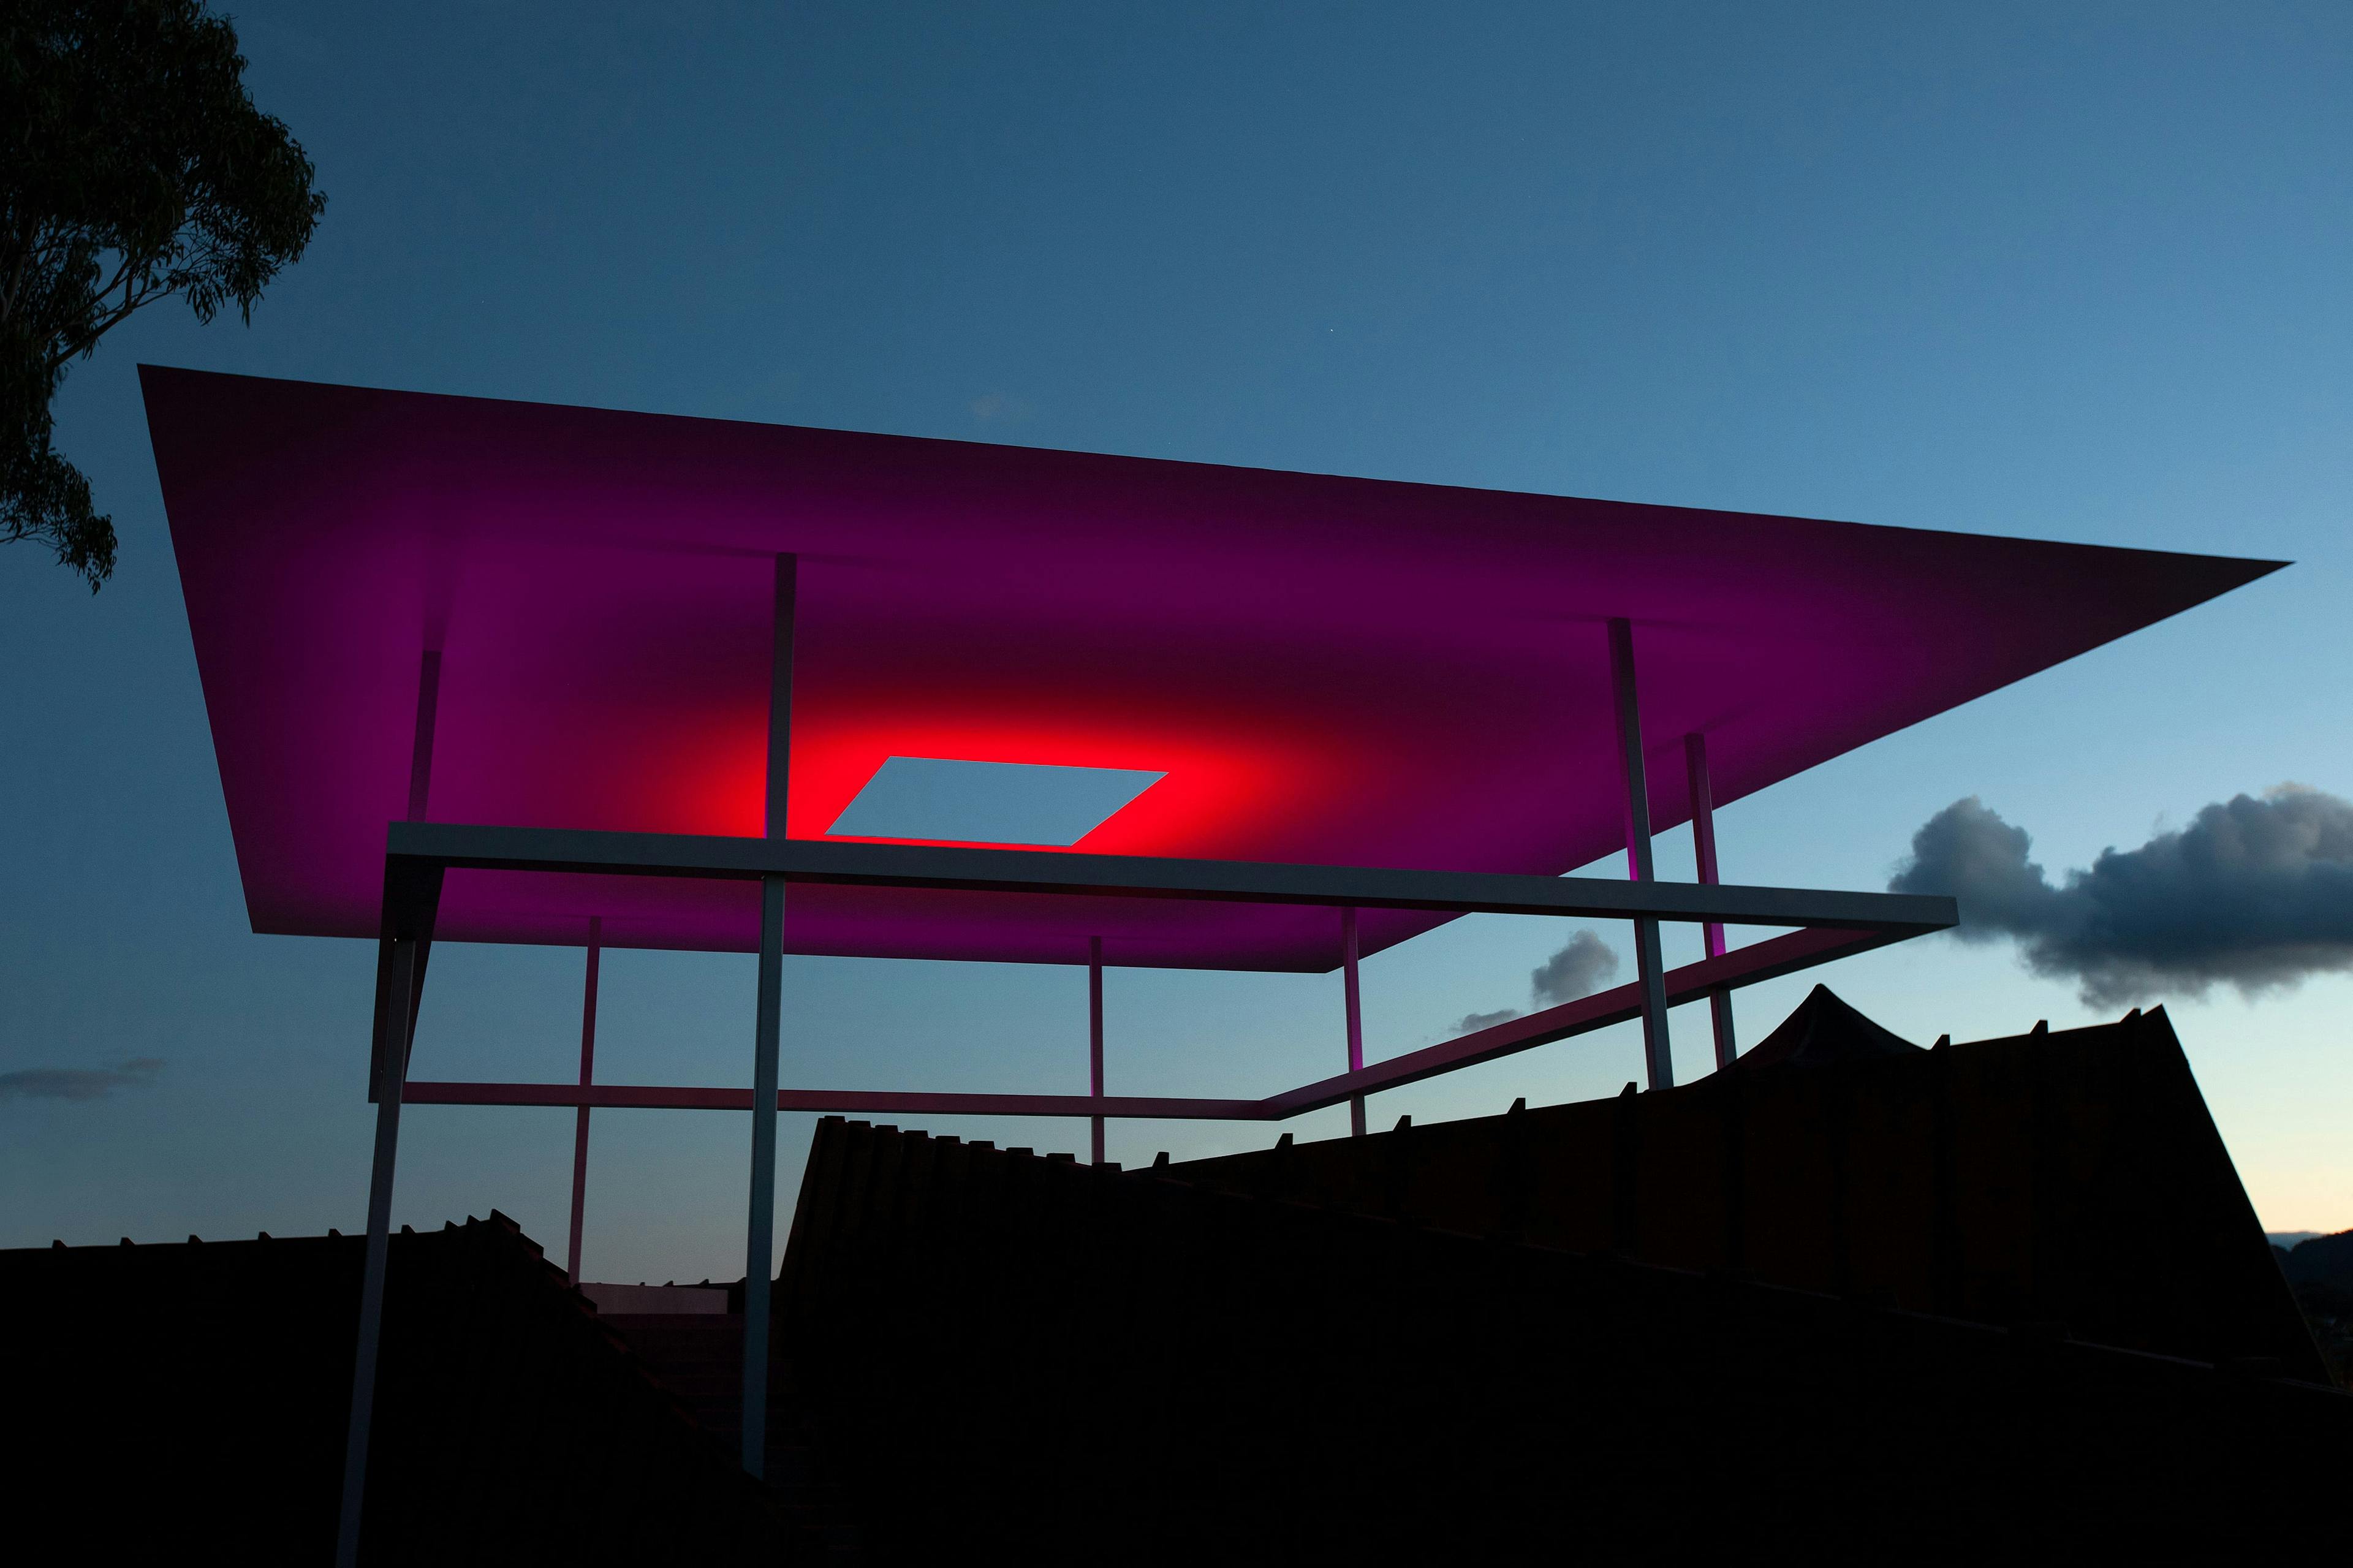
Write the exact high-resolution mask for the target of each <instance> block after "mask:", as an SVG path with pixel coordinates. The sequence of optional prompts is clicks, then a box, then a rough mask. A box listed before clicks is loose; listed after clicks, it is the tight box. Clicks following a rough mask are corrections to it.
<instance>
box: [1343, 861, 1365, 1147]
mask: <svg viewBox="0 0 2353 1568" xmlns="http://www.w3.org/2000/svg"><path fill="white" fill-rule="evenodd" d="M1356 946H1357V943H1356V906H1355V905H1353V904H1351V905H1349V906H1348V907H1346V908H1345V909H1343V910H1341V911H1340V973H1341V978H1340V988H1341V1002H1342V1005H1343V1006H1344V1007H1345V1009H1346V1011H1347V1016H1348V1070H1349V1071H1350V1072H1362V1071H1364V1070H1365V1006H1364V1000H1363V997H1362V996H1361V995H1360V994H1358V992H1357V990H1356ZM1364 1135H1365V1097H1364V1096H1363V1095H1361V1094H1356V1095H1351V1096H1349V1097H1348V1136H1349V1137H1351V1138H1362V1137H1363V1136H1364Z"/></svg>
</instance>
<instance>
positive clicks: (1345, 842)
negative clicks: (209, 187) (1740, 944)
mask: <svg viewBox="0 0 2353 1568" xmlns="http://www.w3.org/2000/svg"><path fill="white" fill-rule="evenodd" d="M141 374H142V383H143V385H144V388H145V394H146V402H147V412H148V422H149V426H150V429H151V432H152V435H153V442H154V449H155V459H156V465H157V468H158V469H159V471H160V474H161V478H162V482H163V490H164V502H165V506H166V508H167V510H168V512H169V514H170V520H171V528H172V539H173V544H174V550H175V552H176V553H177V555H178V561H179V569H180V575H181V580H182V584H183V586H184V588H185V593H186V596H187V605H188V620H189V625H190V628H191V630H192V632H193V634H194V637H195V651H196V660H197V666H198V668H199V670H200V671H201V674H202V677H203V681H204V690H205V701H206V708H207V710H208V711H209V714H210V717H211V721H212V731H213V740H214V745H215V748H216V752H217V753H218V757H219V763H220V773H221V784H222V788H223V791H224V793H225V795H226V796H227V805H228V815H229V823H230V826H231V828H232V830H233V832H234V834H235V836H236V840H237V862H238V868H239V870H240V872H241V874H242V876H243V879H244V883H245V894H246V904H247V908H248V911H249V913H250V915H251V918H252V921H253V927H254V929H255V930H256V931H268V932H286V933H299V934H312V935H324V936H351V937H374V936H375V935H376V934H377V931H378V925H379V920H380V916H381V910H382V896H383V886H384V881H383V878H384V850H385V826H386V824H387V823H389V822H391V821H393V820H395V819H397V818H400V817H402V816H406V815H407V810H408V801H409V790H410V774H411V763H412V759H413V754H414V744H415V740H416V735H417V707H418V691H419V671H420V668H421V665H422V662H423V656H424V654H425V653H426V651H427V650H428V649H438V651H439V653H440V681H439V693H438V704H437V710H436V715H435V721H434V726H433V744H432V752H431V769H430V777H429V791H428V795H427V809H426V812H425V815H426V816H427V817H428V818H430V819H432V820H436V821H444V822H464V823H482V824H497V825H501V826H534V827H574V828H603V829H621V830H635V831H648V832H664V833H699V834H722V835H739V836H757V835H759V834H761V833H762V832H763V831H765V819H764V815H763V805H762V803H763V799H764V795H765V755H766V725H767V714H768V671H769V664H770V647H771V630H770V628H771V616H772V605H773V588H774V581H775V573H774V564H773V563H774V560H775V557H776V554H777V553H778V552H794V553H796V554H797V556H798V557H799V577H798V582H799V586H798V625H797V637H796V643H795V654H796V671H797V673H796V676H795V681H794V693H793V771H792V777H791V781H790V785H791V793H790V806H789V810H788V812H787V814H786V815H787V824H788V830H789V832H790V834H791V836H792V837H809V838H815V837H824V836H825V835H826V832H827V829H828V826H830V825H831V824H832V823H833V822H834V821H835V820H836V819H837V818H838V817H839V816H840V815H841V812H842V810H843V809H844V807H845V806H846V805H848V804H849V801H850V800H851V798H852V797H854V796H855V795H857V794H858V792H859V790H860V788H861V787H862V786H863V785H864V784H866V783H867V781H868V780H869V779H870V778H871V777H872V776H873V774H874V773H875V771H876V769H877V768H879V767H880V766H881V764H882V763H883V762H885V761H886V760H887V759H889V758H890V757H892V756H907V757H924V758H941V759H951V760H960V761H977V762H1000V763H1050V764H1055V765H1059V766H1065V767H1069V766H1077V767H1103V768H1125V769H1144V770H1151V771H1155V772H1160V773H1165V774H1166V777H1165V778H1163V779H1162V780H1160V781H1159V782H1158V783H1157V784H1154V785H1153V786H1152V787H1151V788H1150V789H1148V790H1146V791H1145V793H1144V794H1143V795H1140V796H1138V797H1137V798H1136V800H1135V801H1134V803H1133V804H1131V805H1127V806H1125V807H1124V808H1123V809H1121V810H1119V811H1116V812H1114V813H1113V815H1112V816H1111V817H1110V818H1109V819H1108V820H1107V821H1105V822H1104V823H1103V826H1100V827H1098V828H1096V829H1095V830H1094V831H1093V832H1092V833H1091V834H1089V835H1087V836H1086V837H1084V838H1082V839H1081V840H1080V841H1079V843H1078V844H1077V845H1075V846H1074V847H1073V848H1074V849H1075V850H1077V851H1081V852H1102V853H1111V854H1131V855H1155V856H1178V857H1198V858H1215V859H1232V860H1261V861H1293V862H1312V863H1321V864H1331V865H1351V866H1391V867H1410V868H1441V869H1457V870H1492V871H1518V872H1534V873H1542V874H1560V873H1565V872H1567V871H1568V870H1570V869H1572V868H1576V867H1579V866H1583V865H1585V864H1587V863H1588V862H1590V861H1592V860H1595V859H1597V858H1600V857H1602V856H1604V855H1607V854H1609V853H1610V852H1611V851H1612V850H1615V849H1620V848H1622V847H1623V843H1622V829H1621V826H1620V811H1621V804H1620V784H1619V774H1618V768H1617V762H1616V753H1615V741H1614V738H1613V731H1612V718H1611V714H1612V706H1611V687H1610V679H1609V654H1608V647H1607V640H1606V629H1605V628H1606V623H1607V622H1608V621H1609V618H1611V617H1614V616H1624V617H1627V618H1629V619H1630V621H1631V622H1632V624H1633V627H1634V640H1635V652H1636V659H1637V666H1638V670H1639V675H1640V682H1641V716H1642V724H1643V731H1644V736H1645V741H1646V748H1647V752H1648V763H1649V772H1650V780H1651V811H1652V814H1653V817H1654V821H1655V822H1656V824H1657V826H1659V827H1660V828H1661V829H1662V830H1663V829H1665V828H1667V827H1670V826H1675V825H1677V824H1680V823H1682V822H1684V821H1686V820H1687V819H1688V816H1689V805H1688V801H1687V795H1686V786H1685V783H1684V768H1683V737H1684V736H1685V735H1686V734H1690V733H1698V734H1701V735H1704V737H1705V740H1706V746H1707V753H1708V757H1709V760H1710V762H1711V763H1712V766H1713V773H1714V781H1715V798H1716V801H1717V803H1718V804H1719V805H1721V804H1723V803H1725V802H1728V801H1734V800H1737V799H1739V798H1740V797H1741V796H1743V795H1747V794H1749V793H1751V792H1752V791H1755V790H1758V789H1762V788H1763V787H1765V786H1766V785H1767V784H1773V783H1775V782H1777V781H1778V780H1781V779H1785V778H1788V777H1789V776H1790V775H1792V774H1794V773H1800V772H1802V771H1804V770H1805V769H1807V768H1810V767H1812V766H1814V765H1815V764H1817V763H1821V762H1824V761H1826V760H1828V759H1829V758H1831V757H1834V756H1837V755H1839V754H1840V753H1841V752H1845V751H1848V750H1849V749H1851V748H1852V747H1855V746H1858V745H1861V744H1862V743H1863V742H1867V741H1871V740H1874V739H1876V738H1878V737H1880V736H1882V735H1885V734H1888V733H1890V732H1892V731H1896V730H1900V729H1902V728H1904V727H1905V726H1906V725H1908V724H1914V723H1917V722H1918V721H1921V720H1923V719H1926V718H1927V717H1928V716H1930V715H1931V714H1935V713H1938V712H1942V711H1943V710H1946V709H1948V708H1951V707H1953V706H1954V705H1956V704H1957V703H1961V702H1966V701H1968V700H1969V699H1971V698H1973V697H1978V696H1980V695H1982V694H1984V693H1986V692H1988V691H1991V690H1993V689H1996V688H1997V687H2000V686H2003V685H2006V684H2007V683H2009V682H2010V681H2013V680H2017V679H2020V678H2021V677H2023V676H2026V675H2030V674H2032V673H2033V672H2034V671H2036V670H2039V669H2043V668H2048V667H2050V666H2052V665H2053V664H2056V663H2058V662H2060V661H2061V660H2063V659H2066V658H2072V657H2073V656H2074V655H2076V654H2079V653H2082V652H2084V650H2085V649H2087V648H2091V647H2097V646H2098V645H2099V644H2101V643H2104V642H2106V641H2108V640H2109V639H2111V638H2114V637H2120V636H2122V635H2124V634H2125V633H2126V632H2129V631H2132V630H2134V629H2136V628H2137V627H2140V626H2147V625H2148V624H2149V623H2151V622H2153V621H2157V620H2159V619H2162V618H2163V617H2165V616H2170V615H2173V614H2175V613H2177V612H2179V611H2180V610H2183V609H2186V608H2188V607H2189V606H2190V605H2196V604H2198V603H2200V602H2201V601H2203V600H2205V599H2208V598H2211V597H2212V596H2214V595H2217V594H2221V593H2223V592H2225V591H2227V590H2229V589H2231V588H2233V587H2236V586H2238V585H2239V584H2242V583H2245V582H2248V581H2249V580H2251V579H2253V578H2254V577H2257V576H2260V575H2262V574H2263V573H2265V572H2267V571H2270V570H2272V569H2273V566H2274V563H2268V562H2258V561H2242V560H2234V559H2226V558H2221V557H2215V556H2199V555H2181V554H2168V553H2160V552H2150V551H2138V550H2117V549H2108V548H2102V547H2094V546H2088V545H2078V544H2056V543H2049V542H2041V541H2031V540H2020V539H2000V538H1984V537H1978V536H1973V535H1965V534H1956V533H1936V532H1927V531H1919V530H1914V529H1899V528H1881V527H1868V526H1863V525H1861V524H1856V523H1846V522H1825V521H1816V520H1812V519H1806V518H1788V517H1769V516H1757V515H1751V514H1746V513H1739V512H1721V511H1699V510H1688V509H1683V508H1676V507H1660V506H1638V505H1631V504H1628V503H1624V502H1616V501H1598V500H1576V499H1573V498H1567V497H1559V496H1544V495H1517V494H1509V493H1504V492H1497V491H1488V490H1472V489H1451V488H1448V487H1444V486H1437V485H1419V484H1398V483H1389V482H1383V481H1376V480H1370V479H1337V478H1330V477H1326V476H1322V475H1312V474H1293V473H1278V472H1270V471H1266V470H1261V469H1253V468H1214V467H1210V466H1208V465H1204V464H1197V463H1176V462H1163V461H1156V460H1149V459H1144V458H1113V457H1100V456H1095V455H1092V454H1087V453H1079V452H1055V451H1039V450H1034V449H1029V448H1025V447H1003V446H988V445H976V444H970V443H965V442H957V441H933V440H917V439H913V438H909V437H892V436H871V435H860V434H855V433H851V432H847V431H839V430H815V429H803V428H797V427H793V426H766V425H748V424H735V423H730V422H726V421H722V420H712V419H684V418H675V417H670V416H660V415H649V414H624V413H614V412H609V411H607V410H602V409H590V408H566V407H556V406H549V405H538V404H527V403H503V402H494V401H490V400H485V399H480V398H467V397H444V396H431V395H421V394H416V393H402V392H381V391H371V390H367V389H363V388H357V387H346V386H328V385H319V384H309V383H301V382H287V381H269V380H260V379H255V378H250V377H244V376H228V375H214V374H202V373H198V372H193V371H185V370H172V369H162V368H157V367H153V366H150V367H145V368H143V369H142V373H141ZM758 905H759V900H758V894H757V890H756V887H755V886H754V885H751V884H741V883H730V882H716V881H712V882H704V881H690V880H683V879H679V880H671V879H638V878H623V877H601V878H590V877H565V876H554V875H535V874H520V873H497V872H486V871H454V872H452V873H451V874H450V876H449V879H448V887H447V889H446V891H445V893H444V896H443V899H442V902H441V906H440V916H439V922H438V931H437V934H438V936H439V937H440V938H441V939H443V940H453V941H469V942H545V943H564V944H572V945H577V944H579V943H581V942H584V941H586V936H587V929H588V921H589V920H590V918H591V917H601V919H602V921H603V926H602V931H603V940H604V941H605V942H606V943H607V944H608V945H614V946H636V947H656V948H685V949H698V950H711V951H740V952H749V951H753V950H754V948H755V947H756V945H757V941H758V932H759V907H758ZM1441 918H1443V917H1438V916H1429V915H1419V914H1414V913H1410V912H1399V911H1384V910H1368V911H1366V913H1365V915H1364V917H1363V922H1364V923H1363V942H1364V946H1365V950H1366V951H1367V952H1372V951H1377V950H1378V949H1380V948H1381V947H1384V946H1387V945H1388V944H1390V943H1392V942H1398V941H1400V940H1402V939H1404V938H1406V937H1408V936H1411V935H1413V934H1415V933H1417V932H1419V931H1425V930H1428V929H1430V927H1431V926H1433V925H1435V924H1438V923H1439V922H1440V919H1441ZM1092 936H1101V937H1103V942H1104V957H1105V961H1106V962H1108V963H1114V964H1127V965H1165V966H1179V967H1200V968H1219V969H1263V970H1311V971H1313V970H1324V969H1328V968H1330V967H1332V966H1333V965H1334V964H1335V963H1338V962H1339V958H1340V945H1339V931H1338V921H1337V918H1336V917H1335V915H1334V914H1333V913H1332V911H1330V910H1317V909H1303V908H1275V907H1266V906H1255V905H1233V904H1206V903H1201V904H1193V903H1181V902H1171V901H1162V900H1118V899H1097V898H1079V897H1053V896H1043V895H1018V896H1016V895H990V894H979V893H961V892H933V891H923V890H909V889H878V888H834V887H823V888H820V887H807V888H802V887H797V888H795V889H794V890H793V893H792V896H791V899H790V901H789V905H788V912H787V916H786V947H787V949H788V950H789V951H793V952H805V953H837V954H855V955H864V956H874V957H917V958H955V959H987V960H1010V961H1021V962H1042V963H1084V962H1085V961H1086V957H1087V942H1088V938H1090V937H1092Z"/></svg>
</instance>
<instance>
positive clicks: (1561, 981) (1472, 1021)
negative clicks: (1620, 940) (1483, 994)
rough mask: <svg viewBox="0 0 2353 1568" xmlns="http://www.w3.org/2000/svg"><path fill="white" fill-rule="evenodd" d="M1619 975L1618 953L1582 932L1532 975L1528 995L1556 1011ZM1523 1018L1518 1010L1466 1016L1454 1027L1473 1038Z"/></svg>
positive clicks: (1543, 1005)
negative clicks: (1495, 1027)
mask: <svg viewBox="0 0 2353 1568" xmlns="http://www.w3.org/2000/svg"><path fill="white" fill-rule="evenodd" d="M1616 973H1618V952H1617V950H1616V949H1614V948H1612V947H1611V946H1610V945H1609V943H1608V942H1603V941H1602V940H1601V939H1600V938H1599V937H1598V936H1596V935H1594V933H1593V932H1591V931H1578V932H1577V934H1576V935H1575V936H1573V937H1570V938H1569V939H1568V941H1567V943H1565V944H1564V945H1563V946H1562V948H1561V950H1560V951H1559V952H1556V953H1554V954H1553V955H1552V956H1551V957H1550V958H1547V959H1546V960H1545V961H1544V962H1543V963H1540V964H1538V965H1536V967H1535V970H1534V971H1533V972H1531V973H1529V975H1528V994H1529V996H1530V997H1531V998H1532V999H1533V1001H1534V1002H1535V1005H1536V1006H1538V1007H1557V1006H1559V1005H1561V1004H1562V1003H1564V1002H1574V1001H1576V1000H1577V998H1578V997H1580V996H1590V995H1591V994H1593V993H1595V992H1596V991H1599V990H1600V989H1601V986H1602V984H1603V983H1604V982H1606V981H1608V980H1609V979H1610V978H1611V977H1612V976H1613V975H1615V974H1616ZM1518 1016H1521V1009H1519V1008H1517V1007H1505V1008H1504V1009H1502V1010H1501V1011H1498V1012H1493V1013H1467V1014H1465V1015H1463V1016H1462V1018H1461V1020H1460V1021H1459V1022H1458V1023H1457V1024H1456V1025H1455V1028H1456V1029H1457V1030H1458V1031H1460V1032H1461V1033H1462V1034H1466V1035H1468V1034H1474V1033H1476V1032H1477V1031H1479V1030H1481V1029H1492V1028H1493V1027H1494V1026H1496V1025H1498V1024H1503V1023H1508V1022H1510V1021H1511V1020H1512V1019H1514V1018H1516V1017H1518Z"/></svg>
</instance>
